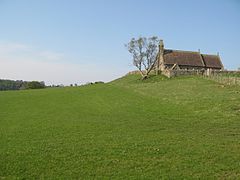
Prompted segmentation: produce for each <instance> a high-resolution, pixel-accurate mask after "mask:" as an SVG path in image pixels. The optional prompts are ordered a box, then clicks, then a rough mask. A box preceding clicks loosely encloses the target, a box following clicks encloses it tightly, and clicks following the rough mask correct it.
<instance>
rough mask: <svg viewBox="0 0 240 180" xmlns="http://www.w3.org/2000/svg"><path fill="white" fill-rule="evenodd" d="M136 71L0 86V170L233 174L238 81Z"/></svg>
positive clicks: (70, 175) (53, 175)
mask: <svg viewBox="0 0 240 180" xmlns="http://www.w3.org/2000/svg"><path fill="white" fill-rule="evenodd" d="M140 79H141V77H140V76H137V75H130V76H127V77H124V78H121V79H118V80H116V81H113V82H111V83H108V84H92V85H91V86H81V87H77V88H49V89H44V90H34V91H33V90H29V91H17V92H16V91H15V92H13V91H4V92H0V107H1V108H0V147H1V148H0V162H1V163H0V178H2V179H5V178H6V179H82V178H85V179H96V178H98V179H161V178H162V179H189V178H193V179H239V178H240V173H239V172H240V166H239V162H240V143H239V139H240V134H239V127H240V120H239V117H240V105H239V102H240V89H239V87H230V86H226V87H223V86H221V85H219V84H217V83H215V82H212V81H209V80H205V79H201V78H197V77H184V78H183V77H181V78H180V77H179V78H173V79H167V78H164V77H162V76H154V77H151V78H149V79H147V80H146V81H144V82H142V81H141V80H140Z"/></svg>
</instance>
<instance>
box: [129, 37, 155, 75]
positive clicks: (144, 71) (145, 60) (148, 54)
mask: <svg viewBox="0 0 240 180" xmlns="http://www.w3.org/2000/svg"><path fill="white" fill-rule="evenodd" d="M158 44H159V39H158V37H156V36H153V37H149V38H146V37H139V38H138V39H135V38H132V39H131V41H130V42H129V43H128V44H126V47H127V49H128V51H129V52H130V53H131V54H132V56H133V65H134V66H136V67H137V68H138V70H139V72H140V73H141V75H142V79H146V78H147V77H148V75H149V73H150V72H151V70H152V69H153V67H154V65H155V64H156V61H157V55H158Z"/></svg>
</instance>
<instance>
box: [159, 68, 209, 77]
mask: <svg viewBox="0 0 240 180" xmlns="http://www.w3.org/2000/svg"><path fill="white" fill-rule="evenodd" d="M204 73H205V71H204V70H167V69H166V70H164V71H162V74H163V75H165V76H167V77H168V78H171V77H177V76H189V75H204Z"/></svg>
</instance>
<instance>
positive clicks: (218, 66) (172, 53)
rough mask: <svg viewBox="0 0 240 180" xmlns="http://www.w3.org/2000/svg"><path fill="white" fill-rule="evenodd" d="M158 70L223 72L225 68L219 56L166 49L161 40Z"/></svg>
mask: <svg viewBox="0 0 240 180" xmlns="http://www.w3.org/2000/svg"><path fill="white" fill-rule="evenodd" d="M156 68H157V69H158V70H161V71H163V70H166V69H172V70H173V69H185V70H209V69H211V70H223V69H224V66H223V64H222V61H221V59H220V56H219V55H210V54H201V53H200V51H198V52H197V51H196V52H194V51H181V50H172V49H165V48H164V44H163V40H160V44H159V53H158V61H157V64H156Z"/></svg>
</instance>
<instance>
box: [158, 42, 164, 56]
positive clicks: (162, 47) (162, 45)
mask: <svg viewBox="0 0 240 180" xmlns="http://www.w3.org/2000/svg"><path fill="white" fill-rule="evenodd" d="M159 52H160V54H163V52H164V44H163V40H162V39H161V40H160V43H159Z"/></svg>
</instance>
